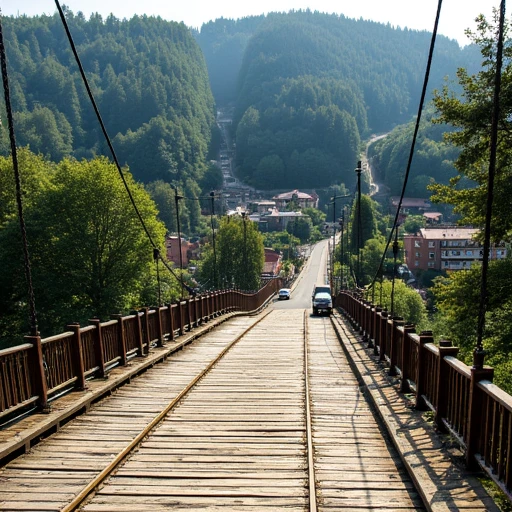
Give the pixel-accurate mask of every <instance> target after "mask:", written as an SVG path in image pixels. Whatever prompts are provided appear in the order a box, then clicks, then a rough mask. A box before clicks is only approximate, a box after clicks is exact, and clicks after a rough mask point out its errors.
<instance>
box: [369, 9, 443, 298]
mask: <svg viewBox="0 0 512 512" xmlns="http://www.w3.org/2000/svg"><path fill="white" fill-rule="evenodd" d="M442 4H443V0H439V1H438V4H437V13H436V19H435V23H434V30H433V31H432V38H431V40H430V50H429V54H428V61H427V67H426V69H425V77H424V80H423V88H422V91H421V98H420V103H419V106H418V114H417V116H416V124H415V127H414V135H413V138H412V143H411V149H410V152H409V159H408V161H407V169H406V171H405V176H404V183H403V186H402V192H401V194H400V200H399V201H398V205H397V207H396V214H395V220H394V222H393V227H392V229H391V232H390V234H389V237H388V241H387V243H386V248H385V249H384V251H383V253H382V258H381V260H380V264H379V267H378V269H377V272H376V273H375V276H374V278H373V280H372V282H371V284H370V285H369V288H372V287H373V286H375V281H376V280H377V278H378V276H379V272H380V270H381V268H382V266H383V264H384V260H385V258H386V253H387V251H388V249H389V245H390V244H391V240H392V238H393V233H394V230H395V229H398V217H399V215H400V209H401V208H402V201H403V199H404V195H405V190H406V188H407V181H408V180H409V174H410V171H411V164H412V158H413V155H414V149H415V146H416V139H417V137H418V131H419V127H420V122H421V114H422V112H423V105H424V103H425V96H426V94H427V86H428V79H429V77H430V69H431V67H432V59H433V55H434V48H435V43H436V38H437V29H438V26H439V17H440V15H441V6H442Z"/></svg>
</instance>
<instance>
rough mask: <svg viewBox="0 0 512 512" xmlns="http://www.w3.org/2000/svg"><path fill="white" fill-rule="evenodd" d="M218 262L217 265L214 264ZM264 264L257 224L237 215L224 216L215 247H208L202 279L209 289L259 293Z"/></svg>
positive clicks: (206, 248)
mask: <svg viewBox="0 0 512 512" xmlns="http://www.w3.org/2000/svg"><path fill="white" fill-rule="evenodd" d="M215 260H216V266H215V265H214V262H215ZM264 261H265V251H264V246H263V236H262V235H261V233H260V232H259V231H258V227H257V225H256V224H255V223H254V222H251V221H249V220H246V219H243V218H242V217H239V216H237V215H233V216H230V217H223V218H222V219H221V221H220V225H219V229H218V231H217V233H216V236H215V255H214V252H213V245H212V243H210V244H209V245H207V246H206V247H205V250H204V252H203V258H202V261H201V264H200V272H199V278H200V280H201V284H202V285H203V286H205V287H206V288H214V283H215V279H216V280H217V288H229V287H232V286H234V287H236V288H241V289H242V290H258V289H259V287H260V279H261V273H262V271H263V263H264Z"/></svg>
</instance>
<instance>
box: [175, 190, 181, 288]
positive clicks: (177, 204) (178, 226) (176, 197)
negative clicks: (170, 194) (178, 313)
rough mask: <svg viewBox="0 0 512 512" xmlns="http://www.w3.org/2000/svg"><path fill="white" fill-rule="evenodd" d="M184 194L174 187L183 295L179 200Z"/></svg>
mask: <svg viewBox="0 0 512 512" xmlns="http://www.w3.org/2000/svg"><path fill="white" fill-rule="evenodd" d="M180 199H183V196H180V195H179V194H178V187H174V204H175V205H176V227H177V229H178V251H179V255H180V282H181V297H183V254H182V253H181V230H180V207H179V201H180Z"/></svg>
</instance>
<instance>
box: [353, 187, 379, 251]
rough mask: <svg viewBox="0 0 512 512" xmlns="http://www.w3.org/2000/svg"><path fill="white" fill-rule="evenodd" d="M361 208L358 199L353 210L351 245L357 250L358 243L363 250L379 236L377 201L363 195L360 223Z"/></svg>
mask: <svg viewBox="0 0 512 512" xmlns="http://www.w3.org/2000/svg"><path fill="white" fill-rule="evenodd" d="M358 213H359V206H358V199H357V198H356V200H355V202H354V207H353V208H352V218H351V220H350V226H351V231H350V235H351V236H350V238H351V240H350V244H351V247H354V248H355V249H356V250H357V247H358V242H359V248H361V249H362V248H363V247H364V245H365V243H366V241H367V240H369V239H370V238H374V237H375V235H376V234H377V220H376V207H375V201H373V199H372V198H371V197H370V196H366V195H361V222H359V217H358ZM359 227H360V228H361V235H360V236H359Z"/></svg>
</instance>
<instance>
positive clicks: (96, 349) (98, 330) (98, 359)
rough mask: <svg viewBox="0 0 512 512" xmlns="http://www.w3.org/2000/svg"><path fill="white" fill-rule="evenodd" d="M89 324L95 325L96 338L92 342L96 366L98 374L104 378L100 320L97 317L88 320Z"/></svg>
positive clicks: (103, 353) (103, 352)
mask: <svg viewBox="0 0 512 512" xmlns="http://www.w3.org/2000/svg"><path fill="white" fill-rule="evenodd" d="M89 323H90V324H91V325H94V327H96V329H95V331H96V340H95V343H94V353H95V355H96V366H98V368H99V370H98V373H99V376H100V377H101V378H105V351H104V348H103V333H102V332H101V329H102V328H101V321H100V319H99V318H92V319H91V320H89Z"/></svg>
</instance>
